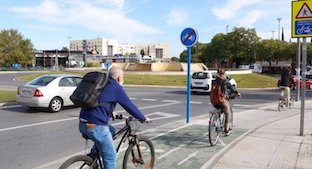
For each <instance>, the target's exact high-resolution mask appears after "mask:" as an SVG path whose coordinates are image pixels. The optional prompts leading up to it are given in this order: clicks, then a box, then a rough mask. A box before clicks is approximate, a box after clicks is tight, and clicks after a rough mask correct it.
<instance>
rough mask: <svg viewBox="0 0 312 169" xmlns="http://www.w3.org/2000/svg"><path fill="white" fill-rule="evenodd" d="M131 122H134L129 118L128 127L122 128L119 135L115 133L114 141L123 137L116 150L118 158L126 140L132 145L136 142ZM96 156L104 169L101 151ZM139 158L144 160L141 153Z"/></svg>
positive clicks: (127, 120)
mask: <svg viewBox="0 0 312 169" xmlns="http://www.w3.org/2000/svg"><path fill="white" fill-rule="evenodd" d="M130 121H132V117H129V118H127V119H126V122H125V123H126V125H125V126H124V127H123V128H121V129H120V130H119V131H118V132H117V133H115V134H114V135H113V140H116V139H117V138H118V137H119V136H120V135H122V137H121V140H120V142H119V144H118V146H117V148H116V152H117V156H118V155H119V153H120V152H119V151H120V149H121V147H122V145H123V144H124V143H125V142H126V138H129V139H128V140H129V142H130V143H133V142H135V140H136V134H133V133H132V129H131V127H130V124H129V122H130ZM138 148H139V147H138ZM139 152H140V151H139ZM96 156H97V160H98V161H99V163H100V166H101V168H103V163H102V160H100V159H101V154H100V152H99V150H97V155H96ZM139 157H140V159H142V156H141V154H140V153H139ZM97 160H94V162H96V161H97ZM94 162H93V163H94ZM93 165H94V164H92V165H91V166H93Z"/></svg>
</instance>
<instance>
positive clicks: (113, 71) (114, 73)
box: [109, 66, 124, 85]
mask: <svg viewBox="0 0 312 169" xmlns="http://www.w3.org/2000/svg"><path fill="white" fill-rule="evenodd" d="M109 76H110V77H112V78H113V79H115V80H116V81H118V82H119V84H120V85H122V84H123V82H124V78H123V76H124V72H123V70H122V69H121V68H120V67H117V66H113V67H111V68H110V69H109Z"/></svg>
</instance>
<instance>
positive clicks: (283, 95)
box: [278, 88, 295, 111]
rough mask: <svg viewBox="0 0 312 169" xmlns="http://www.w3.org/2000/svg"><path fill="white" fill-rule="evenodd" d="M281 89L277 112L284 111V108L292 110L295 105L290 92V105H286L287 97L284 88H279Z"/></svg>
mask: <svg viewBox="0 0 312 169" xmlns="http://www.w3.org/2000/svg"><path fill="white" fill-rule="evenodd" d="M280 89H281V97H280V99H279V102H278V111H281V110H285V108H286V107H287V108H289V109H291V108H293V107H294V105H295V99H294V96H293V94H292V92H291V90H290V103H289V104H287V102H288V101H287V95H286V92H285V90H286V89H285V88H280Z"/></svg>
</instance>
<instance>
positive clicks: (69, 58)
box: [67, 36, 72, 67]
mask: <svg viewBox="0 0 312 169" xmlns="http://www.w3.org/2000/svg"><path fill="white" fill-rule="evenodd" d="M71 38H72V37H70V36H69V37H67V39H68V40H69V47H68V67H70V60H71V57H70V39H71Z"/></svg>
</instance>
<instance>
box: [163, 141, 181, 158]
mask: <svg viewBox="0 0 312 169" xmlns="http://www.w3.org/2000/svg"><path fill="white" fill-rule="evenodd" d="M184 146H185V145H184V144H181V145H180V146H179V147H176V148H174V149H172V150H170V151H168V152H167V153H165V154H163V155H161V156H159V157H158V159H159V160H160V159H162V158H165V157H167V156H168V155H169V154H171V153H173V152H175V151H177V150H179V149H180V148H182V147H184Z"/></svg>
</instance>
